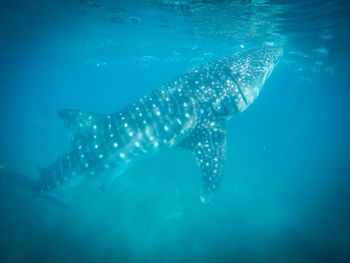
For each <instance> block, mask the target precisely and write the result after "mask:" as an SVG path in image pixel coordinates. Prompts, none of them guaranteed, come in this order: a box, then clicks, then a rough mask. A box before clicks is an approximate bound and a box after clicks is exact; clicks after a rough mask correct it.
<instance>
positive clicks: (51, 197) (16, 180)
mask: <svg viewBox="0 0 350 263" xmlns="http://www.w3.org/2000/svg"><path fill="white" fill-rule="evenodd" d="M0 182H1V183H3V184H7V185H8V186H9V187H11V188H14V189H15V188H21V189H24V190H28V191H30V192H32V193H35V189H36V187H37V181H35V180H34V179H32V178H31V177H29V176H27V175H24V174H20V173H10V172H2V173H0ZM33 196H35V195H33ZM39 196H41V197H42V198H44V199H46V200H48V201H50V202H51V203H53V204H55V205H57V206H59V207H62V208H65V209H67V208H70V206H69V205H68V204H67V203H66V202H64V201H63V199H62V197H60V196H59V195H58V194H56V193H54V192H52V193H44V194H39Z"/></svg>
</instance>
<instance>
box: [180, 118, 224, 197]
mask: <svg viewBox="0 0 350 263" xmlns="http://www.w3.org/2000/svg"><path fill="white" fill-rule="evenodd" d="M178 148H180V149H187V150H191V151H192V153H193V155H194V156H195V158H196V161H197V164H198V166H199V167H200V169H201V173H202V176H201V182H202V190H201V201H202V202H203V203H206V202H209V201H211V200H212V199H213V198H214V196H215V193H216V192H217V190H218V188H219V187H220V185H221V182H222V177H223V168H224V165H225V159H226V130H225V120H224V119H219V120H218V119H217V120H214V121H210V122H208V123H205V124H203V123H201V124H199V125H198V126H197V127H196V128H195V130H194V131H193V132H192V133H191V134H190V135H189V137H188V138H186V140H185V141H183V142H182V143H181V144H180V145H179V146H178Z"/></svg>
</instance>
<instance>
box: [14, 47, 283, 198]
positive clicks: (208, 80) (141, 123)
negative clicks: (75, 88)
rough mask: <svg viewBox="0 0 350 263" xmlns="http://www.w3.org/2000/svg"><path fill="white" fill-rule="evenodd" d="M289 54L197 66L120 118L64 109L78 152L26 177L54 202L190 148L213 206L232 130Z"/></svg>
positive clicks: (265, 52) (243, 56) (262, 51)
mask: <svg viewBox="0 0 350 263" xmlns="http://www.w3.org/2000/svg"><path fill="white" fill-rule="evenodd" d="M282 53H283V52H282V49H281V48H278V47H264V48H259V49H252V50H246V51H242V52H240V53H237V54H234V55H233V56H231V57H226V58H223V59H221V60H218V61H215V62H212V63H208V64H205V65H202V66H199V67H196V68H194V69H192V70H190V71H188V72H187V73H186V74H184V75H182V76H179V77H178V78H177V79H175V80H173V81H171V82H169V83H166V84H164V85H163V86H161V87H160V88H158V89H156V90H154V91H153V92H152V93H151V94H149V95H147V96H145V97H143V98H141V99H140V100H138V101H136V102H135V103H133V104H130V105H129V106H127V107H125V108H124V109H123V110H121V111H119V112H116V113H113V114H107V115H103V114H96V113H90V112H85V111H80V110H70V109H63V110H61V111H60V112H59V116H60V117H61V119H62V120H63V122H64V124H65V125H66V126H67V128H68V130H69V132H70V134H71V150H70V152H68V153H66V154H64V155H63V156H61V157H60V158H58V159H57V160H56V161H55V162H54V163H53V164H51V165H49V166H48V167H46V168H42V169H40V179H39V180H38V181H36V182H29V181H28V178H25V180H24V179H23V178H24V177H23V176H21V177H20V178H22V179H21V180H24V182H25V184H26V185H28V186H30V187H31V188H32V189H33V191H34V194H35V195H36V196H42V197H46V198H47V199H49V200H51V201H53V200H54V198H55V194H54V193H55V190H56V189H59V188H60V187H59V186H61V185H68V184H69V182H72V181H74V179H79V178H86V177H94V178H95V177H96V178H101V177H102V178H103V177H112V176H116V175H120V174H121V173H122V172H123V171H125V169H126V167H127V166H128V165H130V164H131V163H132V162H134V161H136V160H138V159H139V158H140V157H143V156H148V155H151V154H155V153H157V152H160V151H162V150H164V149H167V148H177V149H185V150H189V151H191V152H192V153H193V155H194V157H195V158H196V160H197V164H198V166H199V167H200V169H201V173H202V176H201V182H202V190H201V201H202V202H208V201H210V200H212V199H213V197H214V195H215V193H216V192H217V190H218V189H219V186H220V184H221V181H222V176H223V167H224V163H225V148H226V129H225V123H226V121H227V120H228V119H229V118H230V117H231V116H233V115H234V114H236V113H239V112H242V111H244V110H245V109H247V107H248V106H249V105H250V104H251V103H252V102H253V101H254V100H255V99H256V98H257V96H258V94H259V92H260V90H261V88H262V86H263V84H264V82H265V80H266V79H267V77H268V76H269V75H270V73H271V71H272V70H273V68H274V67H275V65H276V64H277V63H278V61H279V59H280V58H281V56H282ZM22 184H23V183H22ZM56 203H60V202H56Z"/></svg>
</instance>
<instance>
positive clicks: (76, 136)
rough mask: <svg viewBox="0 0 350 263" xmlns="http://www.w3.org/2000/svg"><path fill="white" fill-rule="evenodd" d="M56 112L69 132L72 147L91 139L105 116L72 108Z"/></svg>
mask: <svg viewBox="0 0 350 263" xmlns="http://www.w3.org/2000/svg"><path fill="white" fill-rule="evenodd" d="M58 114H59V116H60V118H61V120H62V121H63V123H64V124H65V126H66V127H67V129H68V131H69V133H70V136H71V140H72V142H71V145H72V148H74V147H75V146H78V145H81V144H84V143H86V142H88V141H91V140H92V137H93V136H94V135H95V134H96V131H97V127H99V126H102V125H103V121H104V116H105V115H103V114H97V113H92V112H85V111H80V110H73V109H62V110H60V111H59V112H58Z"/></svg>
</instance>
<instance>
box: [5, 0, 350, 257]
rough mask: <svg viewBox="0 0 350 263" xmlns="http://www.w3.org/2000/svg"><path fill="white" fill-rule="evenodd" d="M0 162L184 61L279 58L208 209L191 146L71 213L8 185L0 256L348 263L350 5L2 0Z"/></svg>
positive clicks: (76, 199)
mask: <svg viewBox="0 0 350 263" xmlns="http://www.w3.org/2000/svg"><path fill="white" fill-rule="evenodd" d="M0 14H1V17H0V19H1V27H0V32H1V42H0V53H1V58H2V62H1V73H0V108H1V111H0V123H1V129H0V145H1V147H0V169H1V170H0V171H1V172H2V173H5V172H15V173H23V174H27V175H29V176H31V177H32V178H37V177H38V176H39V174H38V169H37V167H38V166H39V167H43V166H46V165H48V164H50V163H51V162H52V161H54V160H55V159H56V158H57V157H58V156H60V155H62V154H63V153H64V152H66V151H68V150H69V138H68V134H67V131H66V129H65V127H64V126H63V123H62V122H61V120H60V119H59V117H58V115H57V112H58V110H60V109H62V108H74V109H81V110H87V111H92V112H98V113H110V112H116V111H118V110H120V109H121V108H123V107H124V106H126V105H128V104H129V103H131V102H133V101H134V100H136V99H138V98H140V97H142V96H143V95H145V94H148V93H150V92H151V91H152V90H153V89H155V88H158V87H159V86H160V85H162V84H163V83H165V82H167V81H169V80H172V79H174V78H175V77H177V76H178V75H179V74H183V73H185V72H186V71H187V70H189V69H191V68H193V67H195V66H197V65H200V64H203V63H206V62H208V61H212V60H215V59H216V58H219V57H222V56H227V55H231V54H233V53H235V52H238V51H241V50H245V49H249V48H251V47H257V46H263V45H279V46H282V47H283V49H284V56H283V58H282V60H281V61H280V63H279V64H278V65H277V67H276V68H275V69H274V71H273V72H272V74H271V76H270V78H269V79H268V80H267V82H266V83H265V85H264V88H263V90H262V92H261V94H260V96H259V98H258V99H257V101H256V102H254V104H253V105H251V106H250V107H249V108H248V109H247V111H245V112H243V113H241V114H238V115H236V116H234V117H233V118H231V119H230V120H229V122H228V123H227V158H226V159H227V163H226V167H225V173H224V182H223V184H222V187H221V189H220V191H219V192H218V194H217V197H216V198H215V200H214V201H212V202H210V203H208V204H202V203H201V202H200V199H199V193H200V171H199V168H198V167H197V166H196V163H195V160H194V158H193V157H192V154H191V153H190V152H184V151H176V150H172V151H167V152H162V154H159V155H155V156H152V157H149V158H147V159H145V160H141V161H140V162H138V163H137V164H135V165H134V166H132V167H131V168H130V169H129V170H128V171H127V172H126V173H125V174H123V175H122V176H121V177H118V178H117V179H116V180H115V181H113V182H111V183H109V184H108V185H106V186H104V187H103V189H101V187H100V186H98V185H96V184H94V183H91V184H90V183H88V182H87V183H85V184H79V185H76V186H75V187H73V188H68V189H65V190H64V196H65V198H66V200H68V201H69V204H70V206H71V209H68V210H67V209H62V208H61V207H57V206H55V205H53V204H51V203H49V202H47V201H46V200H44V199H42V198H32V196H31V193H29V192H27V191H24V190H23V189H20V188H17V187H14V186H12V185H8V184H7V183H5V182H2V183H1V184H0V262H350V224H349V222H350V209H349V205H350V191H349V188H350V179H349V178H350V165H349V161H350V150H349V149H350V140H349V134H350V117H349V116H350V114H349V113H350V104H349V101H350V89H349V80H350V77H349V76H350V70H349V69H350V52H349V47H350V32H349V31H350V30H349V28H350V17H349V16H350V6H349V4H348V2H347V1H340V0H331V1H324V0H308V1H291V0H286V1H279V0H252V1H248V0H240V1H210V0H207V1H195V0H177V1H175V0H133V1H107V0H106V1H103V0H100V1H99V0H79V1H74V0H60V1H59V0H53V1H2V2H1V4H0Z"/></svg>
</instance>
